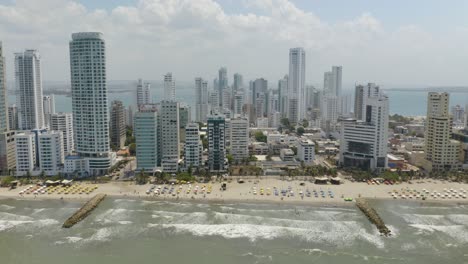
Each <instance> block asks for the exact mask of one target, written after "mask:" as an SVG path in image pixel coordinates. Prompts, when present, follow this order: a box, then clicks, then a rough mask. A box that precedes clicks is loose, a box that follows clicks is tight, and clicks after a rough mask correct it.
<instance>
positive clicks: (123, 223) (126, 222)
mask: <svg viewBox="0 0 468 264" xmlns="http://www.w3.org/2000/svg"><path fill="white" fill-rule="evenodd" d="M118 223H119V224H121V225H129V224H132V223H133V222H132V221H118Z"/></svg>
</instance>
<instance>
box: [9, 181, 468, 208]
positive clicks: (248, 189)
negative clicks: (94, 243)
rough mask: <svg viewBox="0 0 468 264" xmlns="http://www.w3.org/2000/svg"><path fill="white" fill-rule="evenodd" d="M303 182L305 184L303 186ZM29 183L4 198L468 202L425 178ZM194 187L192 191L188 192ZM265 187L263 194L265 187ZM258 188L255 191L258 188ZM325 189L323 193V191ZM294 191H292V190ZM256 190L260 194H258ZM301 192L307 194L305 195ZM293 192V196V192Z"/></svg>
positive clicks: (449, 186) (451, 186) (461, 188)
mask: <svg viewBox="0 0 468 264" xmlns="http://www.w3.org/2000/svg"><path fill="white" fill-rule="evenodd" d="M301 183H305V185H303V186H301ZM75 185H79V186H82V187H86V186H95V185H96V184H92V183H75ZM209 185H211V186H212V189H211V190H212V191H211V193H209V194H208V193H207V192H206V191H205V192H202V191H201V189H202V188H203V186H205V189H208V186H209ZM28 186H29V185H26V186H19V187H18V188H17V189H14V190H9V189H7V188H0V197H3V198H16V199H38V200H40V199H65V200H84V199H89V198H90V197H92V196H93V195H94V194H96V193H104V194H107V195H108V196H111V197H131V198H144V199H158V200H194V201H218V202H274V203H299V204H308V203H311V204H317V203H319V204H323V205H342V204H346V203H349V202H346V201H344V199H343V198H353V200H354V199H356V198H358V197H363V198H373V199H398V200H401V199H403V198H402V197H401V194H402V193H403V192H404V193H405V194H406V197H405V199H407V200H419V201H422V199H421V198H416V196H414V197H411V198H410V197H409V195H408V194H409V192H408V191H409V190H410V191H412V192H414V193H417V192H423V190H425V191H427V192H429V193H431V194H432V193H434V192H435V193H442V196H443V194H444V191H445V192H447V193H449V192H450V190H453V194H454V193H455V192H456V193H457V194H460V195H459V196H458V197H455V195H450V198H449V197H444V198H442V197H437V196H436V197H432V196H430V195H429V194H427V195H426V201H437V202H439V201H443V202H453V203H468V199H467V198H464V197H463V196H462V195H463V192H464V194H465V195H468V184H462V183H454V182H445V181H436V180H425V181H424V182H419V183H413V184H409V183H401V184H396V185H383V184H381V185H369V184H367V183H361V182H359V183H358V182H350V181H345V182H344V184H341V185H330V184H328V185H317V184H314V183H311V182H305V181H298V180H294V181H286V180H279V179H272V178H268V179H265V178H264V179H259V180H254V179H251V180H246V181H245V182H244V183H237V182H236V181H232V182H231V183H227V190H226V191H222V190H221V183H219V182H216V183H207V184H203V183H195V184H191V185H188V184H184V185H174V194H169V193H168V190H167V191H166V192H165V193H164V194H154V192H151V193H149V194H148V193H147V191H148V190H149V189H150V188H151V186H152V185H150V184H146V185H135V184H134V183H129V182H111V183H105V184H97V186H98V188H97V189H96V190H95V191H93V192H92V193H90V194H78V193H75V194H71V193H69V194H64V193H61V194H58V193H56V192H55V193H51V194H47V193H45V194H38V195H33V194H20V192H21V191H22V190H24V189H25V188H26V187H28ZM156 186H157V187H161V189H162V188H164V186H167V187H168V188H170V187H171V185H156ZM197 186H198V193H195V192H194V190H195V189H196V188H197ZM180 187H181V188H182V189H181V191H180V193H179V194H176V193H175V192H176V190H177V189H178V188H180ZM275 187H276V188H277V190H278V195H275V191H274V190H275V189H274V188H275ZM189 189H190V192H189V193H187V191H188V190H189ZM262 189H263V194H261V192H262V191H261V190H262ZM254 190H255V191H254ZM281 190H285V191H286V194H285V195H282V193H281ZM307 190H309V191H310V193H311V195H310V197H308V196H307V195H306V191H307ZM314 190H315V191H316V192H317V197H315V195H314V192H313V191H314ZM321 190H322V191H323V194H324V195H323V196H322V193H321ZM291 191H292V193H291ZM395 192H396V193H399V194H400V196H397V197H396V198H394V197H393V196H392V195H391V194H392V193H395ZM254 193H256V194H254ZM301 193H302V194H303V195H301ZM292 194H293V195H292Z"/></svg>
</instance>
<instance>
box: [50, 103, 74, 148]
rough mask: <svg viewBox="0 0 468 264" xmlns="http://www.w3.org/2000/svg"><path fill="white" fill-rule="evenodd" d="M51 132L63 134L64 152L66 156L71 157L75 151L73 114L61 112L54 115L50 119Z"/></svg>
mask: <svg viewBox="0 0 468 264" xmlns="http://www.w3.org/2000/svg"><path fill="white" fill-rule="evenodd" d="M50 130H54V131H61V132H62V134H63V151H64V153H65V155H71V154H72V153H73V151H74V149H75V143H74V142H75V141H74V138H73V115H72V113H62V112H60V113H55V114H52V115H51V117H50Z"/></svg>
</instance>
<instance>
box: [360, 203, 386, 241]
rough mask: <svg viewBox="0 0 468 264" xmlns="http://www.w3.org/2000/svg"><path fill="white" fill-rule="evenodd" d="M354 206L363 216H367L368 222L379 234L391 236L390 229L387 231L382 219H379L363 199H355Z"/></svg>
mask: <svg viewBox="0 0 468 264" xmlns="http://www.w3.org/2000/svg"><path fill="white" fill-rule="evenodd" d="M356 206H357V207H358V208H359V209H360V210H361V211H362V212H363V213H364V215H366V216H367V219H369V221H370V222H371V223H373V224H374V225H375V226H376V227H377V229H378V230H379V232H380V234H382V235H384V236H390V235H391V233H390V229H388V227H387V226H386V225H385V223H384V221H383V220H382V218H380V216H379V214H378V213H377V212H376V211H375V210H374V208H372V207H371V206H370V205H369V203H368V202H367V201H366V200H365V199H362V198H359V199H356Z"/></svg>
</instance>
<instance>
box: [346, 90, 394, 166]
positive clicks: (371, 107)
mask: <svg viewBox="0 0 468 264" xmlns="http://www.w3.org/2000/svg"><path fill="white" fill-rule="evenodd" d="M365 101H366V103H365V104H364V105H363V107H364V108H365V109H366V110H365V112H364V116H363V117H362V120H358V119H355V118H348V119H342V120H341V141H340V163H341V165H342V166H344V167H357V168H361V169H364V170H383V169H385V168H386V167H387V142H388V115H389V108H388V97H387V96H385V95H383V94H377V95H376V96H370V97H368V98H366V100H365Z"/></svg>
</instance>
